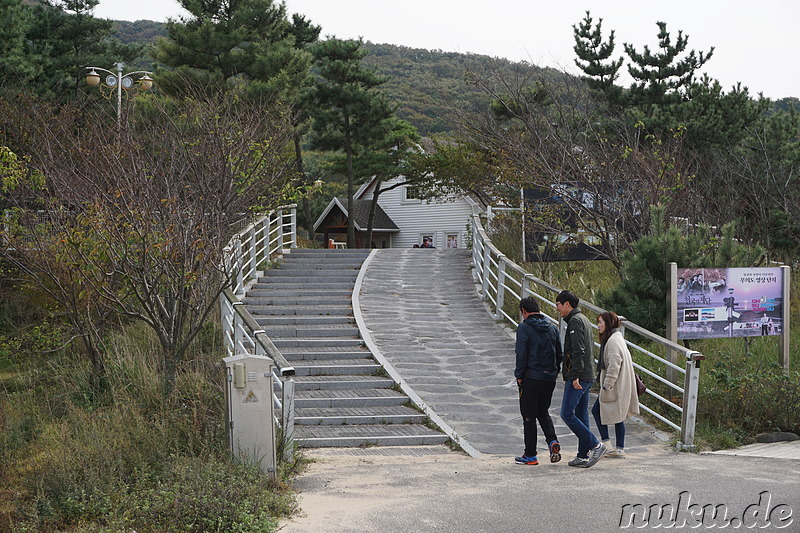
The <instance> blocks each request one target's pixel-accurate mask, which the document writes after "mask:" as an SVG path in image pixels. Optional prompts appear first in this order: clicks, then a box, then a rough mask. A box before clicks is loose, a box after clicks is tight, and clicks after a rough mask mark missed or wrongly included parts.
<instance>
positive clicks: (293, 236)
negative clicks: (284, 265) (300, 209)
mask: <svg viewBox="0 0 800 533" xmlns="http://www.w3.org/2000/svg"><path fill="white" fill-rule="evenodd" d="M289 220H290V221H291V223H290V227H291V230H290V232H289V248H290V249H291V248H297V209H292V211H291V214H290V218H289ZM309 238H310V239H312V240H313V238H314V236H313V235H309Z"/></svg>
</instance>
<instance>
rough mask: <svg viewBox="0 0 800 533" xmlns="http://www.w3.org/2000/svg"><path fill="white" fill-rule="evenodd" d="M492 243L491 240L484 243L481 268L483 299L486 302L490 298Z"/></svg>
mask: <svg viewBox="0 0 800 533" xmlns="http://www.w3.org/2000/svg"><path fill="white" fill-rule="evenodd" d="M490 242H491V241H490V240H489V239H486V240H485V241H483V265H482V267H481V273H482V276H483V286H482V287H481V298H483V299H484V300H485V299H486V298H488V296H489V266H490V265H491V264H492V263H491V258H492V250H491V248H490V246H489V243H490Z"/></svg>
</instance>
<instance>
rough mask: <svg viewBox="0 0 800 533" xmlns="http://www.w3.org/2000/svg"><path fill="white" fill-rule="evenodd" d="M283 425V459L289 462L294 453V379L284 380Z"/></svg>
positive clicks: (282, 398) (282, 399)
mask: <svg viewBox="0 0 800 533" xmlns="http://www.w3.org/2000/svg"><path fill="white" fill-rule="evenodd" d="M281 424H282V425H283V459H284V460H286V461H289V460H291V458H292V454H293V453H294V379H292V378H288V379H284V380H283V390H282V396H281Z"/></svg>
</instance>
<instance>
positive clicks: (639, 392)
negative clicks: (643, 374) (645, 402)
mask: <svg viewBox="0 0 800 533" xmlns="http://www.w3.org/2000/svg"><path fill="white" fill-rule="evenodd" d="M633 377H634V378H635V379H636V395H637V396H641V395H642V394H644V391H646V390H647V386H646V385H645V384H644V382H643V381H642V378H640V377H639V374H637V373H635V372H634V374H633Z"/></svg>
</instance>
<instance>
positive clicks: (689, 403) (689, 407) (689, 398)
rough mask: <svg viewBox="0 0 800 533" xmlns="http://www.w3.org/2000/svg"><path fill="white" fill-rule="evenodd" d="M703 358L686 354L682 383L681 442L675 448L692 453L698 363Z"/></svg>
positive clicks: (697, 388) (698, 377)
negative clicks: (684, 374) (684, 373)
mask: <svg viewBox="0 0 800 533" xmlns="http://www.w3.org/2000/svg"><path fill="white" fill-rule="evenodd" d="M704 358H705V356H703V355H702V354H700V353H698V352H691V353H690V354H688V360H687V361H686V376H685V377H684V383H683V414H682V415H681V440H680V441H678V444H677V448H678V449H679V450H681V451H694V450H695V449H696V447H695V445H694V427H695V422H696V421H697V395H698V391H699V390H700V386H699V385H700V361H702V360H703V359H704Z"/></svg>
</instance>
